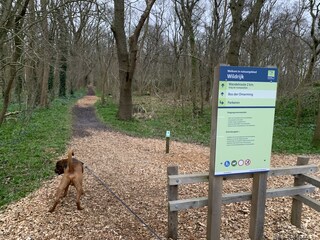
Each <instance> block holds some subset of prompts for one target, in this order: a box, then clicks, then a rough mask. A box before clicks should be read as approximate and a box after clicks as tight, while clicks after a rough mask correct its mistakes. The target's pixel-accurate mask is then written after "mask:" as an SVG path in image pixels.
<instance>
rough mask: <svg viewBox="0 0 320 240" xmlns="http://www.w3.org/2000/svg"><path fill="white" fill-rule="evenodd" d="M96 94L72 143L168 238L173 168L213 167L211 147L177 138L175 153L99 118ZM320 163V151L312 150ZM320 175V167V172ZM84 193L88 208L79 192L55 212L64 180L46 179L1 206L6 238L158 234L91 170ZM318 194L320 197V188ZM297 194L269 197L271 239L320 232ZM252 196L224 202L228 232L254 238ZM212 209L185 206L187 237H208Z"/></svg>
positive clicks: (243, 184)
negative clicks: (297, 211) (295, 205)
mask: <svg viewBox="0 0 320 240" xmlns="http://www.w3.org/2000/svg"><path fill="white" fill-rule="evenodd" d="M96 100H97V98H96V97H95V96H92V95H89V96H86V97H84V98H83V99H81V100H79V101H78V103H77V104H76V106H75V107H74V109H73V114H74V126H73V133H74V137H73V138H72V140H71V142H70V147H72V148H73V149H74V150H75V155H76V157H77V158H79V159H80V160H81V161H83V162H85V164H86V166H88V167H89V168H90V169H92V170H93V171H94V172H95V173H96V174H97V175H98V176H99V177H100V178H101V179H102V180H103V181H104V182H105V183H106V184H108V186H109V187H110V188H111V189H112V190H113V191H114V192H115V193H116V194H117V195H118V196H119V197H120V198H121V199H122V200H123V201H124V202H125V203H126V204H127V205H128V206H129V207H130V208H131V209H132V210H133V211H134V212H135V213H137V214H138V215H139V216H140V217H141V218H142V219H143V220H144V221H145V222H146V223H147V224H148V225H149V226H150V227H151V228H153V229H154V230H155V232H156V233H157V234H158V235H160V236H161V237H162V239H165V236H166V227H167V194H166V192H167V190H166V181H167V179H166V169H167V166H168V165H174V164H176V165H179V171H180V173H194V172H205V171H207V170H208V166H209V163H208V159H209V148H207V147H203V146H198V145H192V144H184V143H178V142H172V144H171V148H170V150H171V152H170V154H165V142H164V141H162V140H155V139H140V138H134V137H130V136H126V135H124V134H120V133H117V132H114V131H111V130H110V129H109V128H107V127H106V126H104V125H103V124H101V123H100V122H99V121H98V120H97V119H96V117H95V114H94V108H93V104H94V102H95V101H96ZM295 161H296V156H282V155H274V156H273V159H272V163H273V166H286V165H295ZM311 163H317V164H318V165H319V156H311ZM318 176H319V174H318ZM84 177H85V180H84V189H85V196H84V197H83V198H82V205H83V206H84V208H85V209H84V210H82V211H78V210H76V205H75V191H74V189H73V188H71V191H70V192H69V194H68V196H67V197H66V198H65V199H64V200H63V201H62V203H61V204H60V205H58V207H57V209H56V211H55V212H54V213H53V214H51V213H48V209H49V207H50V206H51V204H52V199H53V194H54V193H55V190H56V187H57V185H58V183H59V181H60V179H61V176H59V177H55V178H54V179H52V180H51V181H48V182H45V183H44V184H43V186H42V187H41V188H40V189H38V190H37V191H35V192H33V193H32V194H30V195H29V196H28V197H26V198H24V199H22V200H21V201H19V202H17V203H13V204H11V205H9V206H8V207H7V208H6V210H5V211H4V212H2V213H0V239H15V240H16V239H24V240H26V239H28V240H35V239H39V240H40V239H41V240H42V239H57V240H58V239H59V240H60V239H68V240H70V239H97V240H98V239H108V240H109V239H110V240H113V239H135V240H136V239H137V240H140V239H141V240H146V239H157V238H155V237H154V236H153V235H152V234H151V233H150V232H149V231H148V230H147V229H146V227H144V226H143V225H142V224H141V223H140V222H139V221H137V219H136V218H135V217H134V216H133V215H132V214H131V213H130V212H129V211H128V210H127V209H126V208H125V207H124V206H123V205H122V204H121V203H119V201H118V200H116V199H115V198H114V196H113V195H112V194H110V192H108V191H107V190H106V189H105V187H104V186H102V185H101V184H100V183H98V182H97V181H96V179H95V178H94V177H93V176H92V175H91V174H90V173H89V171H85V175H84ZM292 183H293V181H292V180H291V178H290V179H289V178H282V179H280V180H279V179H277V180H275V181H269V182H268V186H269V187H275V186H279V185H281V184H287V185H292ZM224 187H225V189H224V190H225V192H230V191H239V190H241V191H249V189H250V181H249V180H242V181H237V182H236V183H235V182H227V183H225V184H224ZM207 190H208V189H207V184H199V185H192V186H185V187H181V189H180V190H179V194H180V197H181V198H186V197H196V196H199V197H200V196H206V195H207ZM316 197H317V198H318V199H320V193H319V191H318V192H317V193H316ZM290 207H291V200H290V199H289V198H278V199H271V200H267V210H266V222H265V238H266V239H320V225H319V222H320V216H319V213H317V212H316V211H314V210H312V209H309V208H308V207H304V214H303V229H301V230H299V229H297V228H295V227H294V226H291V225H290V223H289V219H290ZM249 209H250V204H249V203H248V202H244V203H238V204H228V205H225V206H223V218H222V222H223V223H222V226H221V239H239V240H240V239H241V240H243V239H249V237H248V225H249V215H248V213H249ZM206 211H207V208H201V209H194V210H190V211H184V212H179V237H180V238H179V239H185V240H189V239H206V229H205V227H206Z"/></svg>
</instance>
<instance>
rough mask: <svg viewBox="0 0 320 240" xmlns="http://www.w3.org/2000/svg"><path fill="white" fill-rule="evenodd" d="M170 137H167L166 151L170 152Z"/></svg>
mask: <svg viewBox="0 0 320 240" xmlns="http://www.w3.org/2000/svg"><path fill="white" fill-rule="evenodd" d="M169 147H170V137H166V153H169Z"/></svg>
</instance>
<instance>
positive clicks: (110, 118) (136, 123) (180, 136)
mask: <svg viewBox="0 0 320 240" xmlns="http://www.w3.org/2000/svg"><path fill="white" fill-rule="evenodd" d="M135 100H136V102H137V101H139V102H140V103H141V102H142V104H143V106H144V107H145V108H146V109H147V114H146V115H147V116H146V119H133V120H131V121H119V120H118V118H117V117H116V114H117V111H118V107H117V105H116V104H115V103H112V102H109V103H108V104H107V105H106V106H102V105H101V104H100V103H97V105H96V107H97V113H98V115H99V117H100V118H101V120H102V121H103V122H105V123H106V124H107V125H109V126H111V127H112V128H113V129H115V130H118V131H121V132H124V133H126V134H129V135H133V136H138V137H148V138H165V134H166V131H167V130H169V131H170V132H171V139H173V140H178V141H183V142H192V143H200V144H206V145H208V144H209V143H210V121H211V120H210V111H209V109H207V110H206V111H205V113H204V115H202V116H198V117H195V118H192V117H190V116H191V108H190V107H185V108H184V109H182V108H179V107H175V106H171V107H170V106H167V105H166V104H165V103H161V102H159V101H158V100H157V99H154V98H152V99H151V98H150V99H145V98H136V99H135ZM145 102H148V104H147V103H145ZM148 114H151V115H153V117H152V118H149V117H148Z"/></svg>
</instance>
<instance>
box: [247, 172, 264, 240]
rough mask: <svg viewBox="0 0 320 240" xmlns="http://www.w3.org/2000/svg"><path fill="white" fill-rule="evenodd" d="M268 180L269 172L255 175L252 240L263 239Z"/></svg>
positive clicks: (251, 219)
mask: <svg viewBox="0 0 320 240" xmlns="http://www.w3.org/2000/svg"><path fill="white" fill-rule="evenodd" d="M267 179H268V172H261V173H254V174H253V183H252V199H251V211H250V229H249V236H250V238H251V239H252V240H260V239H263V228H264V216H265V205H266V194H267Z"/></svg>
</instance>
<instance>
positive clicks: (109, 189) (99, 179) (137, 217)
mask: <svg viewBox="0 0 320 240" xmlns="http://www.w3.org/2000/svg"><path fill="white" fill-rule="evenodd" d="M85 168H86V169H88V170H89V172H90V173H91V174H92V175H93V176H94V177H95V178H96V179H97V180H98V182H100V183H101V185H102V186H104V187H105V189H107V190H108V191H109V192H110V193H111V194H112V195H113V196H114V197H115V198H116V199H117V200H118V201H119V202H120V203H121V204H122V205H123V206H125V207H126V208H127V209H128V210H129V211H130V212H131V213H132V214H133V215H134V216H135V217H136V219H138V220H139V222H140V223H141V224H142V225H144V226H145V227H146V228H147V229H148V230H149V232H150V233H152V234H153V235H154V236H155V237H156V238H157V239H159V240H161V238H160V237H159V236H158V235H157V233H156V232H155V231H154V230H153V229H152V228H151V227H150V226H148V225H147V224H146V223H145V222H144V221H143V220H142V218H140V217H139V216H138V215H137V214H136V213H135V212H134V211H133V210H132V209H131V208H130V207H129V206H128V205H127V204H126V203H125V202H124V201H123V200H122V199H121V198H120V197H119V196H118V195H117V194H115V192H113V191H112V189H111V188H110V187H109V185H108V184H106V183H105V182H104V181H102V179H101V178H99V177H98V176H97V175H96V174H95V173H94V172H93V170H91V169H90V168H89V167H87V166H85Z"/></svg>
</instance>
